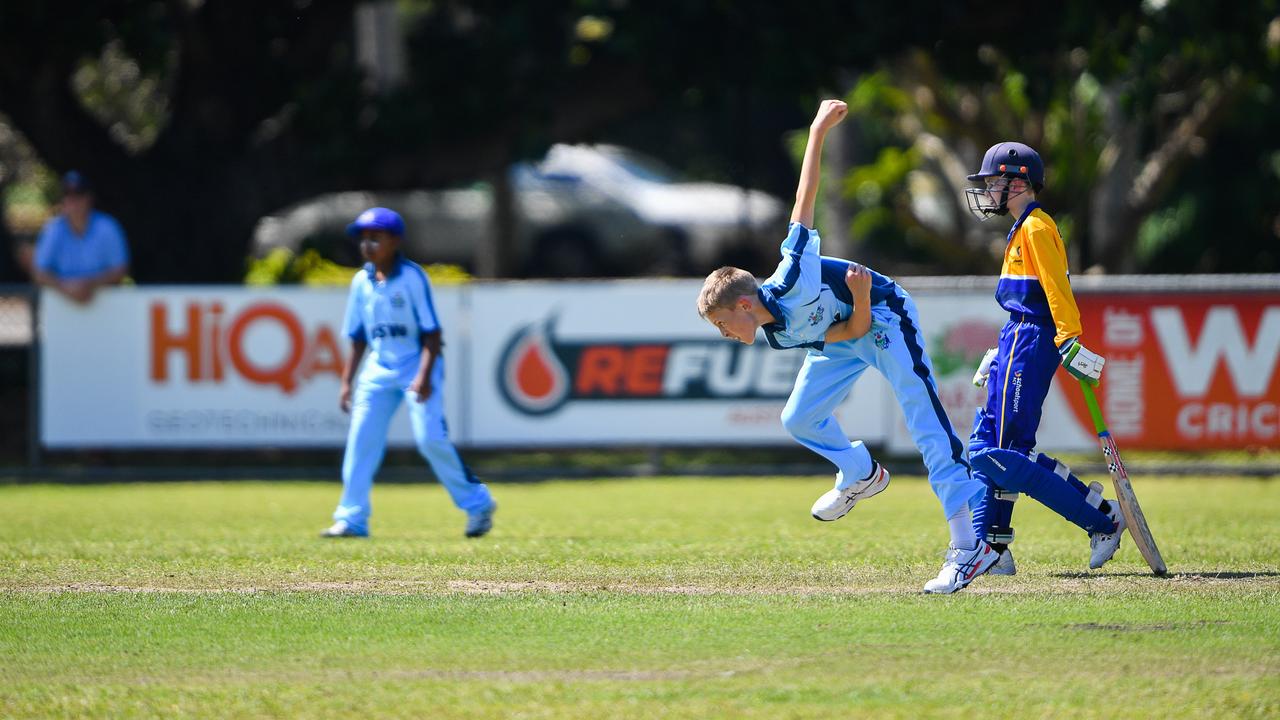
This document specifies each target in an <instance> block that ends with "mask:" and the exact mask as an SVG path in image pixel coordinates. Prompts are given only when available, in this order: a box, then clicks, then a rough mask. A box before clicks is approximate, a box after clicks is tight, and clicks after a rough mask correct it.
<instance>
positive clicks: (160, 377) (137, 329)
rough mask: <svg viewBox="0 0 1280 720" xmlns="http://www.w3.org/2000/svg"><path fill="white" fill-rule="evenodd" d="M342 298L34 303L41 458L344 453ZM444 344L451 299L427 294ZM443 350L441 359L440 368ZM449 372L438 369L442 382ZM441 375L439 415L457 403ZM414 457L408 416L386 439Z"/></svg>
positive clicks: (109, 294) (149, 295)
mask: <svg viewBox="0 0 1280 720" xmlns="http://www.w3.org/2000/svg"><path fill="white" fill-rule="evenodd" d="M345 304H346V293H345V292H344V291H342V290H311V289H305V288H287V289H286V288H273V289H270V290H265V291H264V290H256V289H244V288H221V287H210V288H191V287H180V288H179V287H170V288H148V289H145V290H144V289H137V288H121V289H112V290H109V291H106V292H102V293H100V294H99V295H98V296H97V297H96V298H95V299H94V301H93V303H92V304H90V305H88V306H79V305H75V304H72V303H70V302H68V301H66V300H65V299H63V298H62V297H61V296H59V295H56V294H54V293H48V292H46V293H44V294H43V295H42V296H41V327H40V340H41V348H40V360H41V362H40V366H41V369H40V380H41V383H40V429H41V438H42V441H43V442H44V444H45V445H46V446H49V447H77V446H107V447H110V446H126V447H156V446H161V447H253V446H264V445H266V446H285V447H287V446H340V445H342V444H343V443H344V442H345V440H346V434H347V427H348V416H347V415H346V414H344V413H343V412H342V411H341V410H340V409H339V407H338V390H339V386H340V382H341V373H342V367H343V363H344V361H345V358H346V356H347V354H348V353H349V352H350V341H349V340H348V339H347V338H345V337H342V336H341V324H342V317H343V310H344V308H345ZM435 304H436V308H437V312H439V313H440V315H441V322H442V323H443V324H444V327H445V332H446V342H448V338H449V335H448V328H449V325H450V321H451V320H452V319H454V318H456V317H457V315H458V302H457V295H456V293H453V292H449V291H448V290H447V289H445V291H443V292H437V293H436V297H435ZM450 354H451V349H450V350H448V351H446V362H447V361H448V359H449V355H450ZM447 370H448V368H447V367H446V371H447ZM448 375H449V374H448V373H447V372H446V378H447V381H446V382H447V383H448V384H447V386H446V404H447V405H448V407H449V409H448V411H447V412H448V413H449V414H450V415H451V416H452V415H453V414H454V413H456V404H457V400H458V397H459V396H460V394H461V391H460V387H459V386H458V385H457V381H456V378H448ZM391 438H392V440H393V442H395V443H396V444H401V445H403V444H410V443H411V442H412V433H411V431H410V429H409V423H408V419H407V416H406V415H405V413H398V415H397V418H396V420H395V422H394V423H393V427H392V430H391Z"/></svg>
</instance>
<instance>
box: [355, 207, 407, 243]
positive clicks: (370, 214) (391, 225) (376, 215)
mask: <svg viewBox="0 0 1280 720" xmlns="http://www.w3.org/2000/svg"><path fill="white" fill-rule="evenodd" d="M365 230H386V231H387V232H389V233H391V234H392V235H395V236H397V237H404V220H402V219H401V218H400V213H398V212H396V211H395V210H388V209H387V208H384V207H375V208H369V209H368V210H365V211H364V212H362V213H360V216H359V217H357V218H356V221H355V222H353V223H351V224H350V225H348V226H347V234H348V235H350V236H351V237H357V236H358V235H360V233H362V232H364V231H365Z"/></svg>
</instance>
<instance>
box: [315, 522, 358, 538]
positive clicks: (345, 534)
mask: <svg viewBox="0 0 1280 720" xmlns="http://www.w3.org/2000/svg"><path fill="white" fill-rule="evenodd" d="M320 537H322V538H349V537H355V538H362V537H369V530H368V529H367V528H358V527H355V526H354V525H352V524H351V523H349V522H347V521H346V520H338V521H337V522H335V523H334V524H332V525H330V526H329V527H328V528H326V529H325V530H324V531H323V532H321V533H320Z"/></svg>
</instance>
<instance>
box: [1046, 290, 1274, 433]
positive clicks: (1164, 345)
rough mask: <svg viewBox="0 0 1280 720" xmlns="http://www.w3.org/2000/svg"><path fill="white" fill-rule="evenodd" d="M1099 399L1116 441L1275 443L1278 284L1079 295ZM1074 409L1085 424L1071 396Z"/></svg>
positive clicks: (1079, 403)
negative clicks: (1264, 288) (1099, 364)
mask: <svg viewBox="0 0 1280 720" xmlns="http://www.w3.org/2000/svg"><path fill="white" fill-rule="evenodd" d="M1079 301H1080V303H1079V304H1080V312H1081V319H1082V321H1083V322H1084V326H1085V328H1087V329H1091V328H1097V330H1086V337H1087V340H1088V343H1089V346H1090V347H1091V348H1093V349H1095V350H1097V351H1098V352H1100V353H1102V354H1103V355H1104V356H1106V358H1107V365H1106V369H1105V371H1104V373H1103V383H1102V385H1101V387H1100V389H1099V392H1098V397H1099V401H1100V402H1101V405H1102V411H1103V414H1104V415H1106V418H1107V424H1108V426H1109V429H1110V430H1111V433H1112V434H1113V435H1114V436H1115V438H1116V441H1117V442H1118V443H1119V444H1120V445H1121V446H1122V447H1135V448H1150V449H1165V450H1204V449H1213V448H1216V449H1229V448H1237V449H1238V448H1250V447H1259V448H1261V447H1267V448H1276V447H1280V373H1277V372H1276V369H1277V367H1276V366H1277V362H1280V290H1276V291H1272V292H1250V293H1243V292H1211V293H1162V294H1143V293H1096V294H1095V293H1090V294H1085V295H1081V296H1080V298H1079ZM1071 399H1072V406H1071V407H1072V411H1073V412H1074V414H1075V417H1076V419H1077V421H1078V422H1080V423H1081V424H1082V425H1085V426H1086V427H1087V426H1088V423H1089V416H1088V410H1087V409H1086V408H1085V406H1084V401H1083V400H1082V399H1081V398H1080V397H1079V394H1078V393H1075V394H1073V396H1072V398H1071Z"/></svg>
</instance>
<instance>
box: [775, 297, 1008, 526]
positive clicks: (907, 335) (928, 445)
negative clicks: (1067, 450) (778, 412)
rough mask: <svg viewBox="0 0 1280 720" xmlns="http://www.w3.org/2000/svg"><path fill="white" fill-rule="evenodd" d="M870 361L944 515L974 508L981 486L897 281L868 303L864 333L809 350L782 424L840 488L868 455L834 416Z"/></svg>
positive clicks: (867, 463)
mask: <svg viewBox="0 0 1280 720" xmlns="http://www.w3.org/2000/svg"><path fill="white" fill-rule="evenodd" d="M868 367H874V368H876V369H877V370H879V371H880V374H882V375H883V376H884V377H885V379H886V380H888V381H889V384H890V385H892V386H893V393H894V396H895V397H896V398H897V400H898V404H899V405H900V406H901V407H902V412H903V415H904V416H905V418H906V423H907V429H908V431H910V433H911V438H912V439H913V440H914V441H915V444H916V447H917V448H919V449H920V453H921V455H922V456H923V459H924V465H925V468H926V469H927V470H928V472H929V484H930V485H931V486H932V488H933V492H934V494H936V495H937V496H938V499H939V500H940V501H941V502H942V511H943V514H944V515H945V516H946V517H950V516H952V515H954V514H955V513H956V512H957V511H959V510H960V509H961V508H964V507H965V506H967V505H971V506H972V507H977V503H978V502H979V501H980V500H981V498H982V496H983V494H984V492H985V488H984V486H983V485H982V483H981V482H980V481H978V480H975V479H974V478H973V477H972V476H971V475H970V473H969V464H968V462H967V460H966V457H965V451H964V445H963V444H962V443H961V442H960V439H959V438H958V437H957V436H956V433H955V430H953V429H952V426H951V421H950V420H949V419H948V418H947V414H946V411H945V410H944V409H943V406H942V401H941V400H940V399H939V397H938V387H937V384H936V383H935V382H934V380H933V364H932V363H931V362H930V360H929V356H928V354H927V353H926V352H925V349H924V335H923V333H922V332H921V330H920V318H919V315H918V314H917V312H916V305H915V302H914V301H912V299H911V296H910V295H908V294H907V292H906V291H905V290H903V289H902V288H900V287H899V288H897V289H896V291H895V293H894V294H893V295H890V296H889V297H887V298H886V299H885V300H884V302H881V303H879V304H877V305H874V306H873V307H872V308H871V329H870V330H869V331H868V332H867V334H866V335H863V336H862V337H861V338H858V339H856V340H846V341H844V342H839V343H832V344H828V345H827V346H826V347H825V348H823V349H822V350H821V351H816V350H810V351H809V354H808V356H807V357H806V358H805V361H804V366H803V367H801V369H800V374H799V376H798V377H797V378H796V384H795V388H794V389H793V390H792V391H791V397H790V398H789V399H788V400H787V405H786V408H784V409H783V411H782V424H783V426H784V427H786V429H787V431H788V432H790V433H791V435H792V437H794V438H795V439H796V440H797V441H799V443H800V444H801V445H803V446H805V447H807V448H809V449H810V450H812V451H814V452H816V453H818V454H819V455H821V456H823V457H825V458H826V459H828V460H830V461H831V462H832V463H834V464H835V466H836V467H837V468H838V469H839V470H838V477H837V485H838V487H840V488H845V487H848V486H849V485H850V484H852V483H855V482H858V481H860V480H862V479H864V478H866V477H868V476H869V475H870V474H871V470H872V468H873V463H872V460H871V453H870V452H869V451H868V450H867V448H866V446H865V445H864V444H863V443H862V441H861V440H859V441H857V442H850V440H849V438H848V436H847V435H845V433H844V431H843V430H842V429H841V428H840V424H839V422H838V421H837V420H836V418H835V416H834V415H833V413H834V411H835V409H836V407H837V406H838V405H839V404H840V403H841V402H843V401H844V399H845V397H847V396H848V394H849V390H850V389H851V388H852V387H853V384H854V382H856V381H857V380H858V378H859V377H860V376H861V375H862V373H863V372H864V371H866V369H867V368H868Z"/></svg>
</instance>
